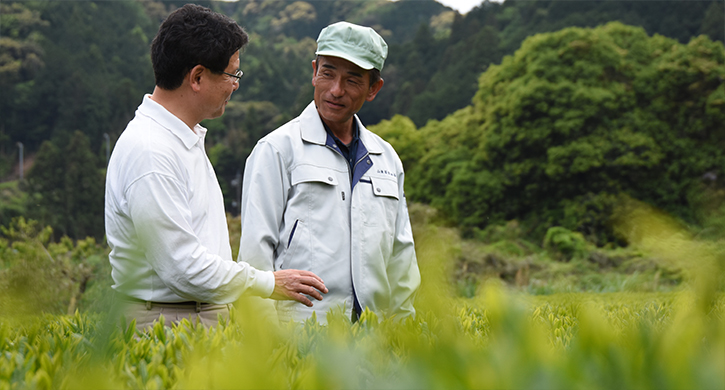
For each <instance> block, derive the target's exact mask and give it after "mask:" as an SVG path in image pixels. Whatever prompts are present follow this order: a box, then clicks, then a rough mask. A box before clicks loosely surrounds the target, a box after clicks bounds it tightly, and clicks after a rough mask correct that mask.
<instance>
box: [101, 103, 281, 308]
mask: <svg viewBox="0 0 725 390" xmlns="http://www.w3.org/2000/svg"><path fill="white" fill-rule="evenodd" d="M205 135H206V129H205V128H204V127H202V126H199V125H197V126H196V127H195V128H194V131H192V130H191V129H190V128H189V127H188V126H187V125H186V124H185V123H184V122H183V121H181V119H179V118H178V117H176V116H174V115H173V114H171V113H170V112H169V111H167V110H166V109H165V108H164V107H163V106H161V105H160V104H158V103H156V102H155V101H153V100H152V99H151V97H150V95H146V96H145V97H144V100H143V103H142V104H141V105H140V106H139V108H138V110H137V111H136V116H135V118H134V119H133V120H132V121H131V122H129V124H128V126H127V127H126V130H125V131H124V132H123V134H121V137H120V138H119V139H118V142H117V143H116V146H115V148H114V150H113V154H112V155H111V159H110V162H109V164H108V172H107V176H106V206H105V219H106V221H105V222H106V235H107V239H108V244H109V246H110V247H111V254H110V255H109V260H110V262H111V267H112V276H113V281H114V285H113V288H114V289H115V290H116V291H118V292H120V293H122V294H125V295H127V296H130V297H133V298H137V299H141V300H145V301H153V302H183V301H199V302H206V303H216V304H224V303H231V302H234V301H235V300H236V299H237V298H239V296H240V295H241V294H242V293H244V292H249V293H251V294H253V295H258V296H261V297H265V298H266V297H269V296H270V295H271V294H272V291H273V289H274V274H273V273H272V272H269V271H260V270H257V269H255V268H253V267H252V266H250V265H249V264H247V263H244V262H241V263H237V262H236V261H234V260H233V259H232V251H231V246H230V245H229V232H228V230H227V222H226V215H225V212H224V203H223V198H222V192H221V189H220V188H219V183H218V182H217V178H216V175H215V174H214V169H213V168H212V166H211V163H210V162H209V158H208V157H207V155H206V152H205V150H204V137H205Z"/></svg>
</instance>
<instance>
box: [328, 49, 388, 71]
mask: <svg viewBox="0 0 725 390" xmlns="http://www.w3.org/2000/svg"><path fill="white" fill-rule="evenodd" d="M315 54H317V55H318V56H328V57H339V58H342V59H344V60H348V61H350V62H352V63H353V64H355V65H357V66H359V67H361V68H363V69H365V70H370V69H373V68H375V65H373V63H371V62H368V61H365V60H363V59H362V58H355V57H354V56H351V55H349V54H347V53H343V52H339V51H336V50H322V51H317V52H315Z"/></svg>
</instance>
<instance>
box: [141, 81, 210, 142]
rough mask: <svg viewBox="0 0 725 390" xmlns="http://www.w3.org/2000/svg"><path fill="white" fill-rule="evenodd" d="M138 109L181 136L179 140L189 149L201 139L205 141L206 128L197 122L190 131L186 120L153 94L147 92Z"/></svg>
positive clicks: (178, 136)
mask: <svg viewBox="0 0 725 390" xmlns="http://www.w3.org/2000/svg"><path fill="white" fill-rule="evenodd" d="M138 111H139V112H140V113H141V114H142V115H144V116H147V117H149V118H150V119H152V120H153V121H155V122H156V123H158V124H159V125H161V126H162V127H164V128H165V129H167V130H169V131H170V132H171V133H172V134H174V135H175V136H176V137H177V138H179V140H181V142H182V143H183V144H184V146H186V148H187V149H191V148H192V147H194V145H196V144H197V143H199V141H202V144H203V142H204V138H205V137H206V131H207V130H206V128H204V127H203V126H201V125H198V124H197V125H196V126H194V131H189V130H191V129H189V126H187V125H186V123H184V121H182V120H181V119H179V118H178V117H177V116H176V115H174V114H172V113H171V112H169V110H167V109H166V108H165V107H164V106H162V105H161V104H159V103H158V102H155V101H154V100H153V99H151V95H148V94H147V95H145V96H144V98H143V103H141V105H140V106H139V108H138Z"/></svg>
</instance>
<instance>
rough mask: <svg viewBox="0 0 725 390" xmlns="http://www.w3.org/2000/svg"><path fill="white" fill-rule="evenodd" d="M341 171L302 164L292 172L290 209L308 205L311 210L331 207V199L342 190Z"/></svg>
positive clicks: (320, 210) (317, 210)
mask: <svg viewBox="0 0 725 390" xmlns="http://www.w3.org/2000/svg"><path fill="white" fill-rule="evenodd" d="M339 177H340V175H339V173H338V172H337V171H335V170H332V169H329V168H322V167H317V166H313V165H300V166H297V167H295V168H294V169H293V170H292V172H291V177H290V181H291V185H292V188H291V193H290V200H289V202H290V203H291V205H288V209H289V208H290V206H291V207H293V208H295V207H302V206H306V207H308V209H309V210H310V211H311V212H315V213H316V212H324V211H322V209H328V208H330V204H329V203H328V202H329V200H330V199H332V198H337V193H338V192H340V183H339Z"/></svg>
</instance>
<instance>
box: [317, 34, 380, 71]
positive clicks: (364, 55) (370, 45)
mask: <svg viewBox="0 0 725 390" xmlns="http://www.w3.org/2000/svg"><path fill="white" fill-rule="evenodd" d="M315 54H317V55H320V56H331V57H340V58H343V59H346V60H348V61H350V62H352V63H353V64H355V65H357V66H359V67H361V68H363V69H365V70H370V69H373V68H375V69H377V70H383V65H384V63H385V58H386V57H387V56H388V44H387V43H385V41H384V40H383V37H381V36H380V35H378V33H376V32H375V30H373V29H372V28H370V27H363V26H358V25H357V24H352V23H348V22H337V23H334V24H331V25H329V26H327V27H325V28H323V29H322V31H321V32H320V36H319V37H318V38H317V51H316V52H315Z"/></svg>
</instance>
